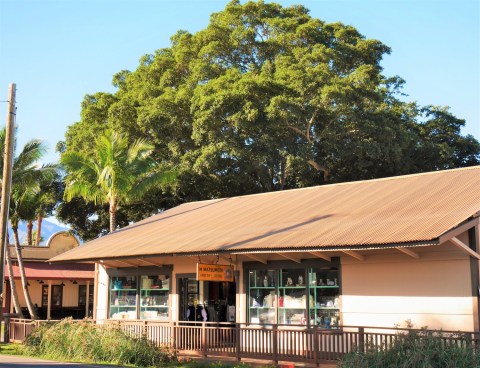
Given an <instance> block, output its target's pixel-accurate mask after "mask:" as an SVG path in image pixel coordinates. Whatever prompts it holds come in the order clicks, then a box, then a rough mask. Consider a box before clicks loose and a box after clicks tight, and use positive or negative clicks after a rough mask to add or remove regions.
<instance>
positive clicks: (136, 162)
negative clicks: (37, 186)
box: [61, 131, 175, 232]
mask: <svg viewBox="0 0 480 368" xmlns="http://www.w3.org/2000/svg"><path fill="white" fill-rule="evenodd" d="M95 149H96V150H95V153H94V155H88V154H85V153H81V152H67V153H64V154H63V155H62V157H61V163H62V165H63V166H64V168H65V169H66V171H67V177H66V180H65V184H66V187H65V198H66V200H67V201H70V200H71V199H72V198H73V197H75V196H80V197H82V198H84V199H85V200H86V201H88V202H94V203H95V204H108V205H109V214H110V232H113V231H115V230H116V228H117V225H116V213H117V209H118V206H119V205H120V204H122V203H132V202H133V201H135V200H140V199H141V198H142V197H143V196H144V195H145V193H146V192H147V191H148V190H150V189H151V188H153V187H155V186H157V185H163V184H169V183H172V182H173V181H174V180H175V173H174V172H172V171H165V172H160V170H159V168H158V165H157V163H156V162H155V161H154V160H153V159H152V157H151V154H152V152H153V146H152V145H150V144H148V143H147V142H146V141H145V140H142V139H138V140H136V141H135V142H134V143H133V144H129V141H128V139H127V138H126V137H125V136H123V135H121V134H119V133H117V132H113V131H106V132H105V133H104V134H103V135H101V136H99V137H98V138H97V140H96V141H95Z"/></svg>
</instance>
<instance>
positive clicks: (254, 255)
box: [242, 253, 267, 264]
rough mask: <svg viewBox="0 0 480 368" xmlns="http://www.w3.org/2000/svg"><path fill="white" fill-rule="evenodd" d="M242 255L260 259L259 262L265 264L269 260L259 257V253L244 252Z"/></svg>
mask: <svg viewBox="0 0 480 368" xmlns="http://www.w3.org/2000/svg"><path fill="white" fill-rule="evenodd" d="M242 255H243V256H245V257H247V258H250V259H253V260H254V261H258V262H261V263H263V264H267V260H266V259H263V258H261V257H259V256H258V255H257V254H253V253H245V254H242Z"/></svg>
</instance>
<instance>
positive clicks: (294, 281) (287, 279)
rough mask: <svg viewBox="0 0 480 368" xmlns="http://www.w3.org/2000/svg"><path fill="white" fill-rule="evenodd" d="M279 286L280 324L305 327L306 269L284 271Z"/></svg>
mask: <svg viewBox="0 0 480 368" xmlns="http://www.w3.org/2000/svg"><path fill="white" fill-rule="evenodd" d="M279 272H280V277H281V279H280V280H281V281H280V285H279V286H278V291H279V297H278V323H280V324H289V325H290V324H292V325H305V324H306V321H307V293H306V290H307V289H306V286H305V270H304V269H296V270H294V269H282V270H280V271H279Z"/></svg>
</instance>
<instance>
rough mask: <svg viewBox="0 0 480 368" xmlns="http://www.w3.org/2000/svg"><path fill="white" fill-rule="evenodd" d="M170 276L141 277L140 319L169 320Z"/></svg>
mask: <svg viewBox="0 0 480 368" xmlns="http://www.w3.org/2000/svg"><path fill="white" fill-rule="evenodd" d="M169 292H170V279H169V278H168V276H165V275H160V276H141V278H140V319H153V320H165V321H168V310H169V307H168V294H169Z"/></svg>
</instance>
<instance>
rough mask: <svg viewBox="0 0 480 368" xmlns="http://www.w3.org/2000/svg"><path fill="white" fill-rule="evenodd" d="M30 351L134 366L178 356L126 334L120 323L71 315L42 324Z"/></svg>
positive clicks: (31, 339)
mask: <svg viewBox="0 0 480 368" xmlns="http://www.w3.org/2000/svg"><path fill="white" fill-rule="evenodd" d="M25 353H26V354H27V355H31V356H36V357H43V358H47V359H52V360H60V361H74V362H85V363H106V364H115V365H130V366H135V367H165V366H171V365H172V364H175V363H176V362H177V361H176V357H175V356H174V355H173V354H172V353H171V352H170V351H169V350H168V349H166V348H157V347H155V346H154V345H153V344H152V343H151V342H150V341H148V340H147V339H146V338H145V337H140V338H135V337H129V336H127V335H126V334H125V333H124V332H123V331H121V330H120V328H118V327H113V326H105V325H96V324H93V323H91V322H87V321H76V322H73V321H72V320H70V319H65V320H63V321H60V322H57V323H52V324H48V325H42V326H41V327H39V328H37V329H35V330H34V331H33V332H32V333H31V334H30V335H29V336H28V337H27V339H26V341H25Z"/></svg>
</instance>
